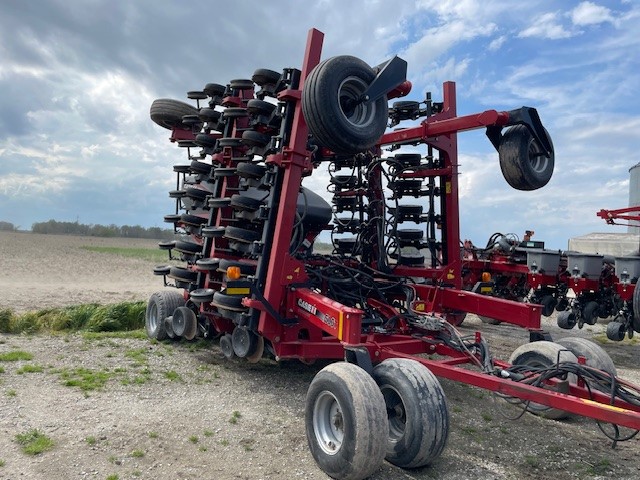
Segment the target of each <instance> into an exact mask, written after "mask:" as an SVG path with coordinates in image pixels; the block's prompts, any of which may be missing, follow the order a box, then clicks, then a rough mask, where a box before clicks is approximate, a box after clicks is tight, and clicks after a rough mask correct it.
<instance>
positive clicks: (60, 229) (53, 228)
mask: <svg viewBox="0 0 640 480" xmlns="http://www.w3.org/2000/svg"><path fill="white" fill-rule="evenodd" d="M3 223H8V222H3ZM31 231H32V232H33V233H45V234H54V235H83V236H87V237H126V238H152V239H158V240H163V239H171V238H173V236H174V233H173V230H168V229H162V228H159V227H150V228H145V227H141V226H140V225H113V224H112V225H99V224H91V225H88V224H84V223H79V222H58V221H56V220H49V221H46V222H36V223H34V224H33V225H32V226H31Z"/></svg>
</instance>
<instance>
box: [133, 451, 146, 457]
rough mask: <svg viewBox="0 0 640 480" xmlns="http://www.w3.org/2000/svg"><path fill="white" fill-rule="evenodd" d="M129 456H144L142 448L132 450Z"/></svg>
mask: <svg viewBox="0 0 640 480" xmlns="http://www.w3.org/2000/svg"><path fill="white" fill-rule="evenodd" d="M131 456H132V457H133V458H142V457H144V452H143V451H142V450H138V449H136V450H134V451H133V452H131Z"/></svg>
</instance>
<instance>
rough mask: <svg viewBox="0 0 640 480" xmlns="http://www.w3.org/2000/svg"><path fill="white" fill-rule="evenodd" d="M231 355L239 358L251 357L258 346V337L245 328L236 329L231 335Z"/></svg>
mask: <svg viewBox="0 0 640 480" xmlns="http://www.w3.org/2000/svg"><path fill="white" fill-rule="evenodd" d="M231 343H232V344H233V353H235V354H236V355H237V356H238V357H240V358H245V357H248V356H251V355H253V354H254V353H255V352H256V348H257V346H258V335H256V334H255V333H254V332H252V331H251V330H249V329H248V328H246V327H236V328H234V329H233V333H232V334H231Z"/></svg>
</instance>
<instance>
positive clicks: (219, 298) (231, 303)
mask: <svg viewBox="0 0 640 480" xmlns="http://www.w3.org/2000/svg"><path fill="white" fill-rule="evenodd" d="M243 298H244V297H242V296H240V295H227V294H226V293H222V292H216V293H214V294H213V302H212V303H213V304H214V305H215V306H217V307H220V308H222V309H225V310H232V311H234V312H242V311H244V310H246V307H245V306H244V305H242V299H243Z"/></svg>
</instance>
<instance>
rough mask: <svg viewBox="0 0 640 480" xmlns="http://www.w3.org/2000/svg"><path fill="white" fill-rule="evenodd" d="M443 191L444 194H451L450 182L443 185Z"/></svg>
mask: <svg viewBox="0 0 640 480" xmlns="http://www.w3.org/2000/svg"><path fill="white" fill-rule="evenodd" d="M444 189H445V192H446V193H451V182H446V183H445V184H444Z"/></svg>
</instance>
